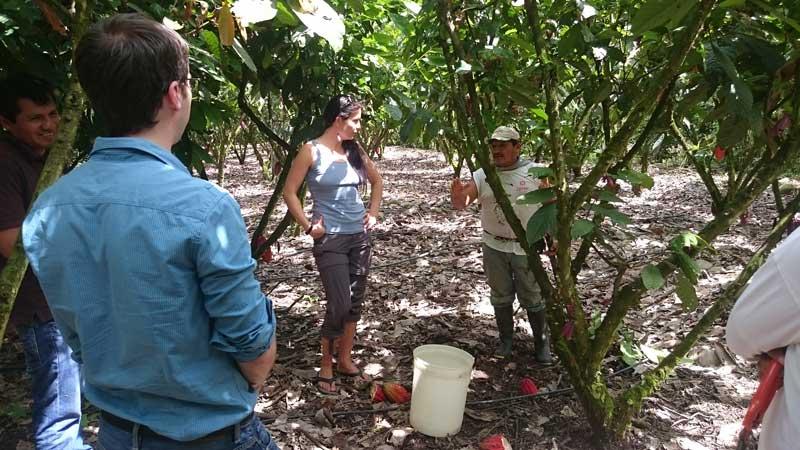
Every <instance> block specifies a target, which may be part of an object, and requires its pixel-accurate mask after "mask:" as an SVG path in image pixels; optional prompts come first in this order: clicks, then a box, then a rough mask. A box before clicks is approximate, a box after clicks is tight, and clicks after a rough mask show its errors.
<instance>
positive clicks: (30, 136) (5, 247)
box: [0, 76, 90, 450]
mask: <svg viewBox="0 0 800 450" xmlns="http://www.w3.org/2000/svg"><path fill="white" fill-rule="evenodd" d="M58 124H59V115H58V110H57V109H56V104H55V101H54V98H53V89H52V87H51V86H50V85H49V84H48V83H46V82H44V81H42V80H39V79H36V78H34V77H30V76H15V77H11V78H9V79H7V80H5V81H2V82H0V126H2V128H3V129H4V130H5V131H6V133H5V134H3V135H2V136H0V270H2V269H3V267H4V266H5V264H6V261H7V259H8V258H9V256H10V255H11V251H12V250H13V248H14V244H15V243H16V241H17V236H18V235H19V231H20V227H21V226H22V221H23V219H24V218H25V214H26V212H27V211H28V207H29V206H30V204H31V202H32V201H33V195H34V193H35V192H36V183H37V181H38V180H39V175H40V174H41V172H42V168H43V166H44V161H45V158H46V156H47V149H48V148H49V147H50V146H51V145H52V144H53V142H54V141H55V137H56V133H57V131H58ZM11 324H12V325H13V326H14V327H15V328H16V329H17V331H18V333H19V335H20V337H21V338H22V342H23V346H24V348H25V361H26V363H27V366H28V374H29V375H30V377H31V390H32V394H33V431H34V440H35V443H36V448H37V449H47V450H50V449H70V450H72V449H89V448H90V447H89V446H87V445H85V444H84V443H83V440H82V439H81V433H80V421H81V395H80V372H79V367H78V364H77V363H76V362H75V361H73V360H72V358H71V357H70V356H71V351H70V349H69V347H68V346H67V344H66V343H65V342H64V339H63V338H62V336H61V333H60V332H59V330H58V328H57V327H56V325H55V322H54V321H53V316H52V315H51V314H50V309H49V308H48V306H47V302H46V300H45V297H44V294H43V293H42V290H41V288H40V287H39V282H38V281H37V280H36V277H35V276H34V275H33V272H32V271H31V270H30V269H28V271H27V272H26V273H25V278H24V279H23V281H22V285H21V286H20V289H19V292H18V294H17V299H16V301H15V303H14V309H13V310H12V312H11Z"/></svg>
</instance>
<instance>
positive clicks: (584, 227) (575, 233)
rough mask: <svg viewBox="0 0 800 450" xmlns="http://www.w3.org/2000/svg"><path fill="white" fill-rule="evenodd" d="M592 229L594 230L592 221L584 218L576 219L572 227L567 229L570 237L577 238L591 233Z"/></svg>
mask: <svg viewBox="0 0 800 450" xmlns="http://www.w3.org/2000/svg"><path fill="white" fill-rule="evenodd" d="M592 230H594V222H592V221H591V220H586V219H577V220H575V223H573V224H572V229H571V230H570V231H569V234H570V237H571V238H572V239H578V238H579V237H583V236H585V235H587V234H589V233H591V232H592Z"/></svg>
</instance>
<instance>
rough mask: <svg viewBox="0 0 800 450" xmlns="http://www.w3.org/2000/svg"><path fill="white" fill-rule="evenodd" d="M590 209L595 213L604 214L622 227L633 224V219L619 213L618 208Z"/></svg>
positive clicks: (598, 206) (596, 207)
mask: <svg viewBox="0 0 800 450" xmlns="http://www.w3.org/2000/svg"><path fill="white" fill-rule="evenodd" d="M589 209H591V210H592V211H594V212H596V213H598V214H602V215H604V216H606V217H608V218H609V219H611V221H612V222H614V223H617V224H620V225H628V224H630V223H631V218H630V217H628V216H626V215H625V214H623V213H621V212H619V210H617V209H616V208H614V207H612V206H608V207H605V206H600V205H589Z"/></svg>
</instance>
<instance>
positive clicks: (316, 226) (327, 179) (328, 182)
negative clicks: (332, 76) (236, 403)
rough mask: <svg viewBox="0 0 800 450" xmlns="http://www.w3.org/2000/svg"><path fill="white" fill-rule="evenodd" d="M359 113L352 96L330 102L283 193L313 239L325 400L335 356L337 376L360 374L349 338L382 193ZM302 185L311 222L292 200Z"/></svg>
mask: <svg viewBox="0 0 800 450" xmlns="http://www.w3.org/2000/svg"><path fill="white" fill-rule="evenodd" d="M362 109H363V107H362V105H361V103H359V102H358V101H356V100H354V99H353V98H351V97H350V96H347V95H338V96H336V97H333V98H332V99H331V100H330V101H329V102H328V105H327V106H326V107H325V111H324V112H323V115H322V119H323V122H324V125H325V131H324V132H323V133H322V135H320V136H319V137H317V138H316V139H313V140H312V141H311V142H308V143H306V144H305V145H303V147H302V148H301V149H300V152H299V153H298V155H297V156H296V157H295V159H294V162H292V168H291V169H290V170H289V176H288V177H287V179H286V185H285V186H284V188H283V198H284V200H286V205H287V206H288V207H289V212H290V213H291V214H292V216H293V217H294V219H295V220H296V221H297V223H298V224H300V226H301V227H303V229H304V230H305V233H306V234H308V235H310V236H311V237H312V238H313V239H314V248H313V253H314V259H315V261H316V263H317V269H318V270H319V274H320V278H321V279H322V285H323V288H324V290H325V297H326V300H327V307H326V311H325V321H324V322H323V323H322V361H321V363H320V371H319V375H318V377H317V389H318V390H319V391H320V392H321V393H323V394H335V393H336V392H337V388H336V385H335V378H334V366H333V354H334V353H336V355H337V361H336V372H338V374H339V375H342V376H347V377H359V376H361V370H360V369H359V368H358V367H357V366H356V365H355V363H354V362H353V359H352V350H353V340H354V338H355V333H356V323H357V322H358V320H359V319H360V318H361V308H362V304H363V301H364V293H365V291H366V286H367V273H368V272H369V261H370V252H371V248H370V242H369V236H368V235H367V232H368V231H369V230H370V229H371V228H372V227H373V226H375V223H376V220H377V217H378V209H379V208H380V203H381V196H382V195H383V181H382V180H381V176H380V174H379V173H378V170H377V169H376V168H375V165H374V164H373V163H372V161H371V160H370V159H369V157H368V156H367V154H366V153H365V152H364V150H363V149H362V148H361V146H360V145H359V144H358V142H356V140H355V136H356V134H357V133H358V131H359V129H361V110H362ZM304 179H305V180H306V182H308V190H309V192H310V193H311V200H312V202H313V206H312V209H311V218H308V217H306V214H305V212H304V211H303V205H302V204H301V202H300V199H299V198H298V196H297V191H298V189H299V188H300V186H301V185H302V183H303V180H304ZM367 182H369V184H370V185H371V188H372V189H371V195H370V201H369V209H366V208H365V207H364V203H363V202H362V201H361V196H360V195H359V192H358V188H359V186H361V185H363V184H365V183H367Z"/></svg>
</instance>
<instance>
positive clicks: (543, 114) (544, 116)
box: [531, 108, 549, 120]
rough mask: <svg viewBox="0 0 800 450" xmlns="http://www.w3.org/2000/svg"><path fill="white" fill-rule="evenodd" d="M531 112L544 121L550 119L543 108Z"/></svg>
mask: <svg viewBox="0 0 800 450" xmlns="http://www.w3.org/2000/svg"><path fill="white" fill-rule="evenodd" d="M531 112H532V113H534V114H536V115H537V116H539V117H540V118H542V119H543V120H547V119H548V117H549V116H548V115H547V113H546V112H545V111H544V110H543V109H542V108H536V109H534V110H532V111H531Z"/></svg>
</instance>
